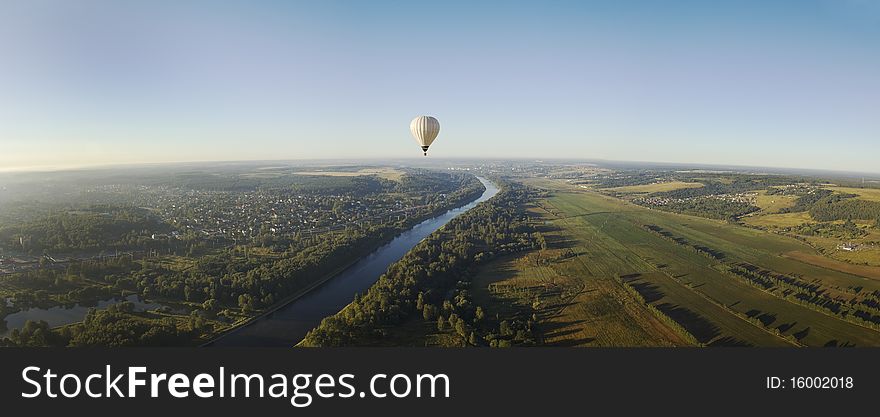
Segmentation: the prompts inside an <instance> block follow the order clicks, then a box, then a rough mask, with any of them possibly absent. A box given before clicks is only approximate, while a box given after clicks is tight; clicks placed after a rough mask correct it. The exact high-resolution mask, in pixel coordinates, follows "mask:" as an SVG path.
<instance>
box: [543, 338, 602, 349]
mask: <svg viewBox="0 0 880 417" xmlns="http://www.w3.org/2000/svg"><path fill="white" fill-rule="evenodd" d="M594 340H596V338H594V337H585V338H583V339H565V340H560V341H558V342H554V343H552V344H551V346H559V347H576V346H582V345H587V344H590V343H592V342H593V341H594Z"/></svg>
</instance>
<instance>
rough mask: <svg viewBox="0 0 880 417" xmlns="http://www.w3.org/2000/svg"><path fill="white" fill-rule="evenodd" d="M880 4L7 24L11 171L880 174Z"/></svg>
mask: <svg viewBox="0 0 880 417" xmlns="http://www.w3.org/2000/svg"><path fill="white" fill-rule="evenodd" d="M878 47H880V2H877V1H871V0H841V1H831V0H812V1H740V2H711V3H703V4H701V3H699V2H690V1H675V2H662V3H657V2H648V1H632V2H626V4H622V2H607V1H593V2H568V1H560V2H554V3H552V4H548V3H534V4H530V3H526V2H504V3H492V2H487V3H480V4H473V3H471V2H456V1H452V2H444V3H442V4H438V3H434V2H431V3H427V2H426V3H406V6H405V7H404V6H401V5H400V4H397V3H394V2H370V3H358V2H351V3H345V2H342V3H334V4H328V3H324V2H322V3H318V4H305V3H299V2H290V3H287V2H275V1H256V2H231V3H223V4H217V3H213V2H201V1H194V2H187V3H186V4H181V3H179V2H171V1H158V2H148V3H147V2H144V3H141V4H134V3H132V2H126V3H119V2H110V1H100V0H95V1H82V2H66V1H33V2H15V3H4V4H3V5H2V6H0V57H2V59H3V65H0V91H3V92H4V93H3V94H2V95H0V172H9V171H20V170H33V169H46V167H56V168H57V169H67V168H72V167H92V166H106V165H129V164H144V163H188V162H219V161H246V160H253V161H268V160H279V161H281V160H325V159H337V160H338V159H400V158H407V159H414V160H415V159H416V158H421V156H420V150H419V148H418V146H416V144H415V142H414V140H413V139H412V138H411V137H410V134H409V130H408V125H409V121H410V119H412V118H413V117H415V116H417V115H419V114H430V115H434V116H436V117H437V118H438V119H439V120H440V123H441V132H440V136H439V138H438V140H437V142H436V143H435V145H434V146H432V149H431V151H430V152H429V158H428V159H430V158H435V159H441V158H445V159H455V158H486V159H506V158H514V159H523V158H528V159H579V160H606V161H646V162H654V163H668V164H682V165H687V164H700V165H722V166H742V167H768V168H783V169H804V170H830V171H840V172H849V173H856V172H864V173H880V167H878V164H877V155H880V123H878V122H877V119H878V118H877V114H876V109H878V108H880V55H878V54H877V53H876V51H877V50H878V49H880V48H878Z"/></svg>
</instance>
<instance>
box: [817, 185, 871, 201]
mask: <svg viewBox="0 0 880 417" xmlns="http://www.w3.org/2000/svg"><path fill="white" fill-rule="evenodd" d="M827 188H828V189H829V190H832V191H837V192H839V193H847V194H857V195H858V196H859V197H858V198H861V199H863V200H869V201H880V188H850V187H827Z"/></svg>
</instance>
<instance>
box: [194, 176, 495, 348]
mask: <svg viewBox="0 0 880 417" xmlns="http://www.w3.org/2000/svg"><path fill="white" fill-rule="evenodd" d="M477 178H478V179H479V180H480V182H482V183H483V185H484V186H485V187H486V191H484V192H483V194H482V195H481V196H480V197H479V198H477V199H476V200H474V201H472V202H470V203H468V204H466V205H464V206H462V207H459V208H455V209H452V210H449V211H447V212H446V213H443V214H441V215H439V216H437V217H434V218H431V219H428V220H425V221H423V222H421V223H419V224H417V225H415V226H413V227H412V228H411V229H409V230H407V231H406V232H403V233H401V234H400V235H398V236H397V237H395V238H394V240H392V241H391V242H389V243H387V244H385V245H384V246H381V247H379V248H378V249H376V250H375V251H374V252H373V253H371V254H369V255H367V256H365V257H363V258H361V259H360V260H359V261H357V263H355V264H354V265H352V266H350V267H349V268H348V269H346V270H344V271H342V272H341V273H340V274H339V275H337V276H335V277H333V278H331V279H330V280H329V281H327V282H326V283H324V284H323V285H321V286H319V287H317V288H315V289H313V290H312V291H309V292H308V293H306V294H304V295H303V296H302V297H299V298H297V299H296V300H293V301H291V302H290V303H289V304H287V305H285V306H283V307H281V308H280V309H278V310H276V311H274V312H273V313H271V314H268V315H266V316H263V317H260V318H258V319H256V320H254V321H253V322H251V323H249V324H247V325H245V326H242V327H240V328H238V329H236V330H233V331H232V332H230V333H227V334H225V335H223V336H221V337H220V338H218V339H216V340H215V341H214V342H212V343H211V344H210V346H220V347H233V346H261V347H292V346H293V345H295V344H297V343H299V341H300V340H302V339H303V337H305V335H306V333H308V332H309V330H312V329H313V328H315V327H316V326H317V325H318V324H320V323H321V320H323V319H324V317H327V316H330V315H333V314H336V313H337V312H338V311H339V310H342V308H343V307H345V306H346V305H348V303H350V302H351V300H352V299H353V298H354V295H355V294H356V293H361V294H363V293H364V292H366V290H367V289H368V288H370V286H372V285H373V283H375V282H376V280H378V279H379V277H380V276H381V275H382V274H384V273H385V271H386V270H388V267H389V266H391V264H393V263H394V262H397V261H398V260H400V258H402V257H403V255H405V254H406V253H407V252H409V250H410V249H412V247H413V246H415V245H416V244H417V243H419V242H421V241H422V239H424V238H425V237H427V236H428V235H430V234H431V233H433V232H434V231H435V230H437V229H439V228H440V227H442V226H443V225H445V224H446V223H448V222H449V221H450V220H452V219H453V218H455V217H456V216H458V215H460V214H462V213H464V212H466V211H468V210H470V209H472V208H473V207H474V206H476V205H477V204H479V203H482V202H483V201H486V200H488V199H490V198H492V197H493V196H495V194H498V187H496V186H495V184H492V183H491V182H489V181H488V180H486V179H485V178H480V177H477Z"/></svg>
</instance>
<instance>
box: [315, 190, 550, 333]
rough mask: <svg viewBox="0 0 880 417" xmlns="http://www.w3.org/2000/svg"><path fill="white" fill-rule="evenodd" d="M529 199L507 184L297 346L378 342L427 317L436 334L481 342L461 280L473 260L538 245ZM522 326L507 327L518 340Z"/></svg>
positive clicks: (427, 241) (474, 310) (474, 311)
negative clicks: (433, 323)
mask: <svg viewBox="0 0 880 417" xmlns="http://www.w3.org/2000/svg"><path fill="white" fill-rule="evenodd" d="M529 195H530V191H529V190H528V189H526V188H524V187H522V186H520V185H516V184H508V185H506V186H505V188H504V189H503V190H502V191H501V192H500V193H499V194H498V195H497V196H495V197H494V198H493V199H492V200H490V201H488V202H485V203H482V204H480V205H478V206H477V207H475V208H474V209H471V210H470V211H468V212H467V213H465V214H463V215H461V216H459V217H457V218H455V219H453V220H452V221H450V222H449V223H448V224H447V225H446V226H445V227H444V228H443V229H441V230H438V231H437V232H435V233H433V234H432V235H430V236H429V237H428V238H426V239H425V240H423V241H422V242H421V243H419V244H418V245H416V246H415V247H414V248H413V249H412V250H411V251H410V252H409V253H407V254H406V256H404V257H403V258H402V259H401V260H400V261H398V262H397V263H395V264H393V265H392V266H391V267H389V269H388V271H387V272H386V273H385V274H384V275H382V277H380V278H379V280H378V281H377V282H376V283H375V284H374V285H373V286H372V287H370V289H369V290H368V291H367V293H366V294H364V295H363V296H361V297H356V298H355V300H354V301H353V302H352V303H351V304H349V305H348V306H347V307H346V308H345V309H344V310H343V311H341V312H339V313H338V314H336V315H334V316H330V317H328V318H325V319H324V321H323V322H322V323H321V325H320V326H318V327H317V328H316V329H314V330H313V331H311V332H310V333H309V334H308V335H307V336H306V338H305V339H304V341H303V344H304V345H306V346H344V345H357V344H372V343H381V340H382V339H383V338H384V337H385V336H387V335H388V332H389V331H393V329H389V328H388V326H392V325H395V324H399V323H402V322H403V321H405V320H423V321H426V322H428V323H430V322H431V321H433V320H435V319H434V317H437V318H436V328H437V329H438V331H448V330H451V331H452V332H454V333H455V334H457V335H458V336H459V337H460V339H461V340H462V341H463V342H464V343H465V344H468V343H470V344H482V343H484V342H483V340H484V338H483V337H482V335H481V330H480V327H479V324H480V322H481V321H482V320H483V319H484V316H485V314H484V313H483V312H482V308H479V309H478V306H475V305H473V303H472V302H471V301H470V297H469V294H468V291H467V289H466V288H467V285H465V283H464V282H463V281H464V280H466V279H467V277H468V271H469V269H470V268H471V267H473V266H474V265H475V264H476V263H478V262H484V261H486V260H489V259H491V258H492V257H494V256H497V255H500V254H505V253H513V252H517V251H521V250H524V249H531V248H536V247H538V246H539V244H538V243H537V241H536V239H535V237H534V233H533V232H534V230H533V229H532V228H531V227H530V225H529V223H528V221H527V218H526V215H525V212H524V209H523V203H524V202H525V201H527V200H528V199H529ZM419 306H421V309H419ZM435 306H436V307H435ZM478 316H480V317H479V318H478ZM527 327H529V326H525V325H523V326H522V327H519V328H516V329H515V331H519V330H522V331H523V333H522V334H521V335H520V336H521V337H522V339H526V338H527V336H526V335H525V333H526V331H527V330H530V329H528V328H527ZM508 333H510V332H508ZM472 336H473V337H472ZM508 336H511V337H513V336H514V335H513V334H509V335H508ZM471 342H474V343H471ZM506 343H509V341H507V342H506Z"/></svg>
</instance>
